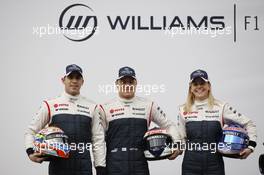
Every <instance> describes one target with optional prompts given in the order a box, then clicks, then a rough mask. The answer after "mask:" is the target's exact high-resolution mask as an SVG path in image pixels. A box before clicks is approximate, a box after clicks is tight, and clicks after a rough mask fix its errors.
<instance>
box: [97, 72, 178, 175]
mask: <svg viewBox="0 0 264 175" xmlns="http://www.w3.org/2000/svg"><path fill="white" fill-rule="evenodd" d="M136 83H137V81H136V77H135V71H134V69H132V68H130V67H122V68H120V70H119V78H118V79H117V81H116V85H117V87H118V90H119V97H118V98H116V99H114V100H112V101H110V102H108V103H105V104H103V105H100V108H97V109H98V110H97V112H96V113H97V114H98V115H99V116H100V118H101V124H102V127H101V128H98V129H99V130H100V129H101V131H102V133H103V135H101V138H99V137H96V138H95V139H98V140H100V141H101V145H102V146H101V147H100V149H94V156H95V166H96V170H97V175H106V174H107V175H149V169H148V163H147V160H146V159H145V157H144V145H143V136H144V134H145V132H146V131H147V130H148V127H149V125H150V123H151V122H152V121H153V122H155V123H156V124H157V125H159V126H160V127H161V128H164V129H167V131H168V133H169V134H170V135H171V136H172V138H173V140H174V142H176V141H178V139H179V135H178V132H177V130H176V127H175V125H174V124H173V123H172V122H171V121H169V120H168V118H167V117H166V115H165V113H164V111H163V110H162V109H161V108H160V107H159V106H158V105H157V104H155V103H154V102H153V101H150V100H147V99H145V98H140V97H136V96H135V87H136ZM94 137H95V136H94ZM98 140H97V143H98ZM104 142H105V143H106V147H104V146H103V145H104ZM103 149H104V150H105V151H102V150H103ZM179 153H180V152H179V151H178V150H176V151H175V152H174V154H173V155H172V156H171V157H170V158H169V159H175V158H176V157H177V155H178V154H179Z"/></svg>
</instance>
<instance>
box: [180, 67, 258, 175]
mask: <svg viewBox="0 0 264 175" xmlns="http://www.w3.org/2000/svg"><path fill="white" fill-rule="evenodd" d="M232 123H237V124H239V125H241V126H243V127H244V128H245V129H246V130H247V132H248V136H249V146H248V148H246V149H244V150H242V151H241V152H240V158H241V159H246V158H247V157H248V156H249V155H250V154H251V153H252V152H253V151H254V148H255V147H256V138H257V136H256V126H255V124H254V123H253V122H252V121H251V120H250V119H249V118H247V117H246V116H244V115H242V114H240V113H239V112H237V111H236V110H235V109H234V108H233V107H232V106H230V105H229V104H227V103H224V102H221V101H219V100H216V99H214V97H213V95H212V91H211V84H210V82H209V80H208V75H207V73H206V72H205V71H203V70H196V71H194V72H193V73H192V74H191V76H190V85H189V92H188V97H187V102H186V103H185V104H184V105H182V106H180V108H179V115H178V125H179V127H180V131H181V136H182V138H183V140H182V141H183V143H185V145H187V144H188V145H191V144H193V145H195V144H205V143H206V144H208V145H213V144H215V143H217V142H218V141H219V137H220V136H221V134H222V127H223V125H224V124H232ZM214 146H216V144H215V145H214ZM186 147H187V146H185V148H186ZM200 148H201V147H200ZM211 148H212V147H211ZM213 149H216V148H213ZM224 174H225V170H224V162H223V158H222V155H221V154H220V153H218V152H212V151H211V150H202V149H194V148H192V147H188V149H186V150H185V153H184V159H183V163H182V175H224Z"/></svg>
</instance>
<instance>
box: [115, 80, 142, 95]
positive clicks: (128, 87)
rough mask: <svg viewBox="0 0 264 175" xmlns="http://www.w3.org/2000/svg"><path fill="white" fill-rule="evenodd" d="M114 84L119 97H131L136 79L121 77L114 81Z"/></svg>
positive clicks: (134, 90) (133, 93) (134, 89)
mask: <svg viewBox="0 0 264 175" xmlns="http://www.w3.org/2000/svg"><path fill="white" fill-rule="evenodd" d="M116 86H117V89H118V94H119V96H120V97H121V98H125V99H131V98H133V97H134V96H135V92H136V87H137V80H136V79H134V78H133V77H123V78H121V79H119V80H117V81H116Z"/></svg>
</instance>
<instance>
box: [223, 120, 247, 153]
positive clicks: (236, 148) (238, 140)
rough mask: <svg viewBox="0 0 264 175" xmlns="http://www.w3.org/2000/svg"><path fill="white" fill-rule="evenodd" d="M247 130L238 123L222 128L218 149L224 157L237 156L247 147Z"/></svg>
mask: <svg viewBox="0 0 264 175" xmlns="http://www.w3.org/2000/svg"><path fill="white" fill-rule="evenodd" d="M248 141H249V137H248V134H247V131H246V130H245V129H244V128H243V127H241V126H240V125H238V124H231V125H229V126H225V127H224V128H223V134H222V137H221V140H220V142H219V144H218V151H219V152H220V153H222V154H223V156H225V157H230V158H239V157H240V155H239V153H240V152H241V151H242V150H243V149H245V148H247V147H248Z"/></svg>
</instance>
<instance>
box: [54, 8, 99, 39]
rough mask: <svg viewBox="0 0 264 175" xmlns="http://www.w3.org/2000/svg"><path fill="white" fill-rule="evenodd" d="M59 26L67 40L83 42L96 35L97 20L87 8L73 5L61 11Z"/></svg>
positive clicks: (90, 9)
mask: <svg viewBox="0 0 264 175" xmlns="http://www.w3.org/2000/svg"><path fill="white" fill-rule="evenodd" d="M59 26H60V28H61V30H62V31H63V35H64V36H65V37H66V38H67V39H69V40H71V41H77V42H80V41H85V40H87V39H89V38H90V37H91V36H93V35H94V34H95V33H96V30H97V18H96V16H95V15H94V11H93V9H92V8H90V7H89V6H87V5H85V4H73V5H70V6H68V7H67V8H65V9H64V10H63V11H62V13H61V15H60V19H59Z"/></svg>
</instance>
